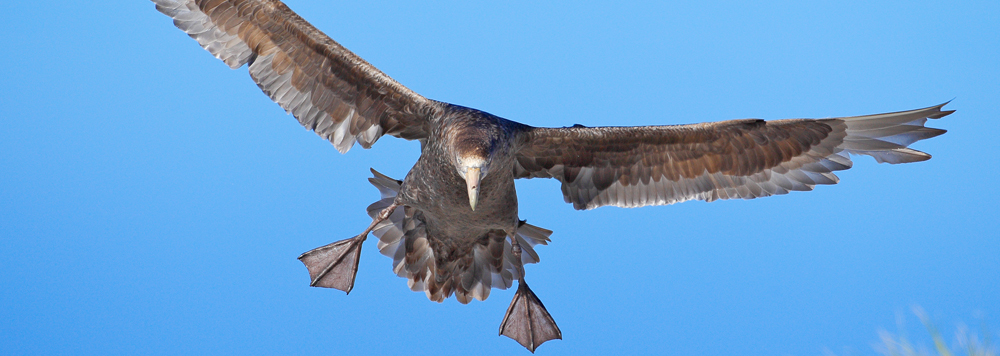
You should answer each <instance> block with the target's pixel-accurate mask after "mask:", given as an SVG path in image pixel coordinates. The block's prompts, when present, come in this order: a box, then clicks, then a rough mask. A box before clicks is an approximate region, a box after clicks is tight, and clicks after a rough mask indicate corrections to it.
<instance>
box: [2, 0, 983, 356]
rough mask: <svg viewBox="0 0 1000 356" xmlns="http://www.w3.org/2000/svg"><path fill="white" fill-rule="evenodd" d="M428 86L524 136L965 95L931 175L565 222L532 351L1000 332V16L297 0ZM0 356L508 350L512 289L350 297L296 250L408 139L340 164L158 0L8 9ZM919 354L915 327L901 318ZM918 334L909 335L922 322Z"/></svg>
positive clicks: (555, 193)
mask: <svg viewBox="0 0 1000 356" xmlns="http://www.w3.org/2000/svg"><path fill="white" fill-rule="evenodd" d="M288 4H289V5H290V6H291V7H292V8H293V9H294V10H296V11H297V12H298V13H299V14H301V15H302V16H304V17H305V18H306V19H307V20H309V21H311V22H312V23H313V24H314V25H316V26H317V27H318V28H320V29H322V30H323V31H325V32H326V33H327V34H329V35H330V36H331V37H333V38H334V39H336V40H337V41H339V42H340V43H342V44H343V45H345V46H346V47H347V48H349V49H351V50H353V51H355V52H356V53H357V54H359V55H360V56H362V57H364V58H365V59H367V60H368V61H370V62H371V63H372V64H374V65H376V66H377V67H379V68H381V69H382V70H383V71H384V72H386V73H387V74H389V75H391V76H393V77H394V78H395V79H397V80H398V81H399V82H401V83H403V84H404V85H407V86H409V87H410V88H412V89H413V90H415V91H417V92H419V93H421V94H423V95H425V96H427V97H429V98H433V99H438V100H443V101H448V102H452V103H457V104H461V105H466V106H471V107H475V108H479V109H483V110H486V111H489V112H492V113H494V114H497V115H500V116H503V117H506V118H510V119H513V120H517V121H521V122H524V123H527V124H531V125H536V126H567V125H572V124H576V123H580V124H584V125H588V126H592V125H647V124H682V123H693V122H703V121H716V120H725V119H735V118H745V117H758V118H765V119H781V118H793V117H830V116H848V115H863V114H871V113H879V112H886V111H897V110H907V109H914V108H919V107H925V106H930V105H935V104H939V103H941V102H944V101H946V100H950V99H952V98H956V99H955V100H954V101H953V102H952V103H951V104H950V105H949V106H948V108H950V109H956V110H958V112H957V113H956V114H954V115H951V116H949V117H947V118H945V119H942V120H938V121H933V122H932V123H931V125H932V126H934V127H940V128H944V129H947V130H949V133H948V134H946V135H944V136H940V137H938V138H935V139H932V140H929V141H925V142H920V143H918V144H917V145H916V146H915V147H916V148H917V149H920V150H925V151H927V152H930V153H932V154H933V155H934V158H933V159H932V160H930V161H928V162H922V163H917V164H910V165H901V166H890V165H878V164H876V163H875V162H874V161H873V160H871V159H868V158H867V157H864V158H856V159H855V161H856V164H855V168H854V169H852V170H850V171H846V172H842V173H841V174H840V177H841V178H842V183H841V184H839V185H836V186H823V187H818V188H817V189H816V191H814V192H809V193H793V194H790V195H787V196H781V197H775V198H766V199H758V200H751V201H721V202H715V203H711V204H706V203H703V202H689V203H684V204H678V205H672V206H663V207H648V208H642V209H618V208H601V209H597V210H593V211H586V212H578V211H574V210H573V209H572V207H571V206H570V205H568V204H564V203H563V202H562V197H561V194H560V192H559V185H558V182H555V181H546V180H529V181H520V182H518V191H519V194H520V199H521V207H520V212H521V216H522V218H526V219H528V221H530V222H531V223H533V224H536V225H538V226H542V227H546V228H549V229H552V230H554V231H555V233H554V234H553V235H552V243H551V244H550V245H549V246H547V247H541V248H539V252H540V253H541V256H542V262H541V263H540V264H538V265H534V266H529V267H528V280H529V283H531V286H532V287H533V289H534V290H535V292H536V293H537V294H538V295H539V297H540V298H541V299H542V300H543V301H544V302H545V304H546V306H547V307H548V309H549V311H550V312H551V313H552V315H553V316H554V317H555V319H556V321H557V322H558V323H559V326H560V327H561V328H562V331H563V334H564V340H562V341H552V342H549V343H546V344H545V345H543V346H542V347H541V348H539V350H538V354H541V355H550V354H552V355H554V354H572V355H576V354H581V353H583V354H601V353H603V354H609V353H617V352H629V353H632V352H635V353H665V354H687V355H692V354H700V355H731V354H744V355H816V354H821V353H824V352H834V353H837V354H870V353H873V351H872V349H871V346H870V345H871V344H872V343H874V342H877V334H876V331H877V330H878V329H879V328H887V329H889V330H890V331H892V330H895V325H896V318H897V315H898V314H904V315H905V314H908V313H909V311H908V310H909V308H910V306H911V305H914V304H918V305H921V306H923V307H924V308H925V309H926V310H927V312H928V313H929V314H930V316H931V317H932V318H933V319H934V320H935V322H937V323H938V324H939V326H940V327H941V328H942V330H943V331H944V332H945V333H946V335H950V333H951V330H954V326H955V325H956V324H957V323H960V322H965V323H968V324H972V325H973V326H975V325H978V323H979V322H980V319H981V320H984V321H985V322H986V324H988V325H992V326H994V329H993V331H994V332H995V331H996V330H997V329H996V326H1000V323H997V320H1000V237H998V235H1000V233H998V232H997V230H998V227H1000V214H998V213H1000V209H998V208H997V200H998V198H1000V193H998V189H997V184H996V183H997V181H998V174H1000V169H998V168H997V166H998V163H997V153H998V152H1000V141H998V140H997V135H998V130H997V127H998V126H997V125H998V123H1000V109H998V103H1000V3H998V2H996V1H966V2H955V1H940V2H910V1H898V2H882V3H879V4H872V3H870V2H867V1H858V2H853V1H840V2H829V3H827V4H809V3H803V2H798V1H788V2H767V3H755V4H749V3H747V2H728V3H726V2H700V3H698V4H697V5H694V4H683V3H679V4H663V2H660V1H634V2H628V3H621V2H620V1H607V2H579V1H552V2H545V3H544V4H542V5H539V4H536V2H534V1H514V2H507V3H506V4H504V5H490V4H470V3H469V2H467V1H432V2H424V3H422V4H420V5H417V4H415V3H413V2H406V3H397V2H385V1H356V2H346V1H329V0H288ZM0 31H2V33H3V35H4V45H3V50H2V51H3V55H2V56H0V68H3V69H2V71H3V72H2V76H0V84H2V88H4V89H3V93H2V95H0V120H2V121H0V286H2V287H0V354H120V353H142V354H344V355H346V354H387V353H397V354H399V353H406V354H414V355H418V354H428V355H439V354H459V353H469V352H475V353H477V354H526V353H527V352H526V351H525V350H524V349H522V348H521V346H519V345H517V344H516V343H515V342H513V341H510V340H508V339H506V338H501V337H498V336H496V334H497V327H498V325H499V324H500V320H501V318H502V316H503V313H504V310H505V309H506V308H507V305H508V303H509V300H510V297H511V296H512V294H513V291H495V292H494V293H493V294H492V296H491V298H490V299H489V300H487V301H486V302H473V303H472V304H470V305H461V304H459V303H458V302H456V301H455V300H454V299H449V300H447V301H445V302H444V303H443V304H438V303H433V302H429V301H428V300H427V299H426V298H425V297H424V296H423V294H420V293H414V292H411V291H409V290H408V289H407V288H406V283H405V281H404V280H402V279H400V278H397V277H395V276H394V275H393V274H392V272H391V271H390V261H389V260H388V259H387V258H384V257H382V256H381V255H379V254H378V253H377V250H376V249H375V248H374V243H373V242H371V240H370V241H369V244H366V245H365V249H364V253H363V255H362V258H361V267H360V272H359V274H358V280H357V286H356V288H355V290H354V291H353V292H352V293H351V294H350V295H349V296H347V295H344V294H343V293H342V292H339V291H335V290H327V289H318V288H310V287H308V276H307V274H306V270H305V268H304V267H303V266H302V265H301V264H300V263H299V261H297V260H296V257H297V256H298V255H299V254H300V253H301V252H303V251H306V250H309V249H311V248H313V247H317V246H320V245H323V244H326V243H329V242H332V241H334V240H339V239H343V238H347V237H350V236H352V235H354V234H357V233H358V232H360V231H361V230H363V229H364V228H365V226H367V224H368V222H369V221H370V220H369V219H368V217H367V216H366V214H365V212H364V209H365V207H366V206H367V205H368V204H369V203H371V202H373V201H375V200H376V199H377V198H378V194H377V191H376V189H375V188H373V187H371V186H370V185H369V183H368V182H367V180H366V178H367V177H368V176H369V172H368V168H369V167H374V168H376V169H378V170H380V171H382V172H384V173H386V174H388V175H390V176H392V177H396V178H401V177H403V176H404V175H405V172H406V171H407V170H408V169H409V167H410V166H411V165H412V164H413V162H414V161H415V160H416V158H417V155H418V145H417V144H416V143H414V142H406V141H402V140H398V139H394V138H391V137H386V138H384V139H383V140H381V141H380V142H379V143H378V144H377V145H376V146H375V147H374V148H373V149H371V150H362V149H360V148H359V147H355V148H354V149H353V150H352V151H351V152H349V153H348V154H346V155H341V154H339V153H338V152H337V151H336V150H335V149H334V148H333V147H332V146H331V145H330V144H329V143H327V142H325V141H323V140H322V139H320V138H318V137H317V136H316V135H314V134H312V133H310V132H308V131H306V130H304V129H302V128H301V127H300V126H299V125H297V124H296V122H295V120H293V119H292V118H291V117H290V116H287V115H285V113H284V111H283V110H281V109H280V108H279V107H278V106H277V105H275V104H273V103H272V102H271V101H270V100H268V99H267V98H266V97H265V96H264V95H262V94H261V93H260V91H259V90H258V89H257V88H256V86H255V85H254V84H253V83H252V82H251V80H250V79H249V77H248V75H247V73H246V70H245V69H240V70H235V71H234V70H229V69H228V68H227V67H226V66H225V65H224V64H223V63H222V62H220V61H218V60H216V59H215V58H213V57H211V56H210V55H209V54H208V53H207V52H206V51H204V50H202V49H201V48H200V47H198V46H197V44H196V43H195V42H194V41H192V40H191V39H189V38H188V37H187V36H185V35H184V34H183V33H181V32H180V31H178V30H177V29H176V28H174V27H173V26H172V25H171V23H170V20H169V19H168V18H167V17H165V16H163V15H161V14H159V13H158V12H156V11H155V10H154V9H153V4H152V3H150V2H147V1H141V0H130V1H46V2H29V1H6V2H4V4H3V5H0ZM906 328H908V329H909V330H911V333H912V334H913V335H917V336H915V337H913V338H915V339H919V338H920V337H919V333H920V329H919V327H918V324H917V323H916V322H915V321H914V319H911V320H910V322H909V324H908V325H907V326H906ZM913 330H915V331H913Z"/></svg>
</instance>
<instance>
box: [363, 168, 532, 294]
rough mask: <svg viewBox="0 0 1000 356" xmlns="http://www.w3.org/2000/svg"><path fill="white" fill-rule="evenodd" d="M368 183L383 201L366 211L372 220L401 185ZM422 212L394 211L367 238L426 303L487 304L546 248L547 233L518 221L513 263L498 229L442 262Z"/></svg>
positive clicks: (385, 180)
mask: <svg viewBox="0 0 1000 356" xmlns="http://www.w3.org/2000/svg"><path fill="white" fill-rule="evenodd" d="M372 174H373V175H374V176H373V177H372V178H369V179H368V181H369V182H371V183H372V185H374V186H375V187H376V188H378V190H379V192H380V193H381V195H382V198H381V199H380V200H379V201H376V202H375V203H372V204H371V205H369V206H368V215H370V216H372V218H374V217H375V215H377V214H378V213H379V212H380V211H382V209H385V208H386V207H388V206H389V205H390V204H392V202H393V200H395V199H396V195H397V194H399V189H400V185H401V184H402V182H401V181H398V180H395V179H392V178H389V177H388V176H385V175H383V174H381V173H379V172H376V171H375V170H374V169H373V170H372ZM422 214H423V213H422V212H421V211H420V210H417V209H414V208H412V207H409V206H404V207H401V208H397V209H396V210H395V211H393V213H392V215H390V216H389V218H388V219H385V220H384V221H382V222H381V223H379V224H378V225H376V226H375V229H374V230H372V234H374V235H375V236H376V237H378V239H379V242H378V249H379V252H381V253H382V254H383V255H385V256H386V257H389V258H392V260H393V261H392V269H393V272H395V273H396V275H397V276H400V277H403V278H406V279H407V283H408V284H409V286H410V290H413V291H418V292H420V291H422V292H424V293H425V294H427V298H428V299H430V300H433V301H436V302H442V301H444V300H445V299H446V298H448V297H450V296H451V295H452V294H454V295H455V298H456V299H458V301H459V302H461V303H463V304H465V303H469V302H470V301H471V300H472V299H477V300H486V298H488V297H489V296H490V290H491V289H492V288H498V289H507V288H510V286H511V285H512V284H513V282H514V281H515V280H517V279H519V278H521V277H522V276H521V272H520V271H521V269H520V268H518V266H520V265H522V264H529V263H537V262H538V261H539V258H538V253H537V252H535V249H534V246H536V245H538V244H542V245H544V244H547V243H548V241H549V235H551V234H552V231H550V230H546V229H543V228H540V227H537V226H534V225H531V224H528V223H525V222H524V221H522V222H521V223H520V225H518V228H517V233H516V238H517V241H518V243H519V244H520V246H521V262H520V263H518V262H517V259H516V258H515V257H514V253H513V251H512V249H511V244H510V241H509V240H508V239H507V236H506V234H504V232H503V231H500V230H497V231H494V232H493V233H491V234H489V235H488V236H483V237H482V238H480V239H470V240H468V241H466V242H467V244H465V245H463V246H450V248H451V249H452V250H453V251H451V252H452V253H450V255H451V256H452V258H449V259H447V260H446V259H444V258H442V256H439V255H437V254H435V252H434V251H435V250H434V247H433V244H434V243H433V242H432V240H433V239H434V236H430V235H428V233H427V230H426V229H425V228H424V222H423V219H422Z"/></svg>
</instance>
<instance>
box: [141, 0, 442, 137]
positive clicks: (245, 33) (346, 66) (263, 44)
mask: <svg viewBox="0 0 1000 356" xmlns="http://www.w3.org/2000/svg"><path fill="white" fill-rule="evenodd" d="M153 2H155V3H156V9H157V10H159V11H160V12H162V13H164V14H166V15H167V16H170V17H171V18H173V19H174V25H176V26H177V28H179V29H181V30H182V31H184V32H186V33H187V34H188V35H190V36H191V38H194V39H195V40H197V41H198V43H199V44H201V46H202V47H204V48H205V49H206V50H208V51H209V52H211V53H212V55H214V56H215V57H216V58H219V59H221V60H222V61H223V62H225V63H226V64H227V65H229V67H230V68H233V69H236V68H239V67H241V66H243V65H244V64H248V63H249V68H250V76H251V77H252V78H253V80H254V81H255V82H257V86H259V87H260V89H261V90H263V91H264V93H266V94H267V95H268V96H270V97H271V99H273V100H274V101H275V102H277V103H278V104H279V105H281V107H282V108H284V109H285V110H286V111H288V112H290V113H291V114H292V115H294V116H295V118H296V119H298V120H299V123H301V124H302V126H305V127H306V128H308V129H310V130H313V131H315V132H316V133H317V134H319V135H320V136H322V137H323V138H325V139H327V140H330V142H332V143H333V145H334V146H336V148H337V150H339V151H340V152H347V150H349V149H350V148H351V146H354V142H355V141H357V142H359V143H360V144H361V146H362V147H364V148H369V147H371V145H372V144H373V143H375V141H376V140H378V139H379V137H381V136H382V135H383V134H390V135H393V136H396V137H401V138H405V139H408V140H413V139H423V138H425V137H427V133H428V131H429V129H428V128H427V124H428V122H427V121H428V119H427V118H428V117H430V114H431V113H433V112H434V111H436V110H438V108H439V103H437V102H435V101H432V100H428V99H426V98H424V97H422V96H420V95H419V94H417V93H414V92H413V91H411V90H410V89H407V88H406V87H404V86H403V85H401V84H399V83H398V82H396V81H395V80H393V79H392V78H389V76H387V75H385V74H384V73H382V72H381V71H379V70H378V69H376V68H375V67H373V66H372V65H371V64H368V62H365V60H363V59H361V58H360V57H358V56H357V55H355V54H354V53H351V51H348V50H347V49H346V48H344V47H342V46H341V45H340V44H338V43H337V42H335V41H333V40H332V39H330V38H329V37H327V36H326V35H325V34H323V33H322V32H320V31H319V30H317V29H316V28H315V27H313V26H312V25H310V24H309V23H308V22H306V21H305V20H303V19H302V18H301V17H299V16H298V15H296V14H295V13H294V12H292V10H290V9H289V8H288V7H287V6H285V4H283V3H281V1H278V0H153Z"/></svg>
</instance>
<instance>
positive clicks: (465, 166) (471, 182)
mask: <svg viewBox="0 0 1000 356" xmlns="http://www.w3.org/2000/svg"><path fill="white" fill-rule="evenodd" d="M490 153H491V152H490V151H489V150H488V149H486V148H484V147H482V146H478V145H477V146H473V147H472V149H468V150H459V151H458V152H457V154H456V155H455V168H456V169H457V170H458V175H459V176H460V177H462V179H465V184H466V186H467V187H468V189H469V206H470V207H471V208H472V210H476V202H477V201H478V200H479V183H480V182H481V181H482V180H483V178H484V177H486V175H487V174H488V173H489V172H490V162H491V161H492V157H491V154H490Z"/></svg>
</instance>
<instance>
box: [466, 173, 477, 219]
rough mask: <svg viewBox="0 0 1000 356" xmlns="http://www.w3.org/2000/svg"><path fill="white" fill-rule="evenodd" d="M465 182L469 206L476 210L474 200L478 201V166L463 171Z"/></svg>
mask: <svg viewBox="0 0 1000 356" xmlns="http://www.w3.org/2000/svg"><path fill="white" fill-rule="evenodd" d="M465 183H466V184H467V185H468V186H469V206H471V207H472V210H476V202H477V201H479V168H469V169H468V170H466V171H465Z"/></svg>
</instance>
